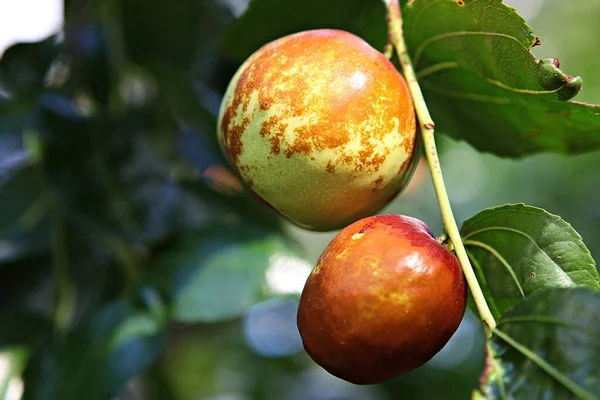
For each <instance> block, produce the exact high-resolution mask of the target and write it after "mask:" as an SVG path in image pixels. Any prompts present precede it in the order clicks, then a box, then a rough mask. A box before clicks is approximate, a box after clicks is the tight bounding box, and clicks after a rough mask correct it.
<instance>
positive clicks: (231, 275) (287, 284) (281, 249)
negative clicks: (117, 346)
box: [151, 224, 311, 322]
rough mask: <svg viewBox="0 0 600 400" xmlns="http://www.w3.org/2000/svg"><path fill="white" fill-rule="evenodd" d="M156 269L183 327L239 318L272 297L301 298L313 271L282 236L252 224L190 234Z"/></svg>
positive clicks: (209, 228)
mask: <svg viewBox="0 0 600 400" xmlns="http://www.w3.org/2000/svg"><path fill="white" fill-rule="evenodd" d="M152 268H153V276H152V277H151V282H152V283H153V284H154V285H155V286H158V287H160V288H161V289H162V290H163V292H166V293H167V295H168V296H169V297H170V299H171V302H172V310H171V312H172V318H173V319H175V320H176V321H182V322H214V321H219V320H225V319H230V318H235V317H238V316H240V315H241V314H243V313H244V312H245V311H246V310H247V309H248V308H249V307H250V306H252V305H254V304H256V303H258V302H260V301H262V300H264V299H267V298H268V297H270V296H274V295H278V294H279V295H282V294H297V293H299V291H300V290H301V288H302V285H303V283H304V281H303V280H302V279H306V277H308V273H309V272H310V269H311V267H310V265H309V264H308V263H307V262H306V261H304V260H303V259H301V258H300V257H299V256H298V255H297V254H296V253H295V249H294V247H293V246H292V245H291V244H290V243H289V241H288V240H287V239H286V238H285V237H284V236H282V235H281V234H280V233H277V232H273V231H269V230H266V229H263V228H258V227H253V226H251V225H248V224H245V225H242V224H228V225H223V226H219V225H213V226H207V227H206V228H205V229H202V230H199V231H194V232H188V233H186V234H184V235H183V236H182V237H181V238H180V240H179V241H178V242H177V243H176V244H175V245H174V246H173V247H171V248H170V249H168V251H167V252H166V253H165V254H164V256H162V257H161V258H159V259H158V260H157V261H156V263H155V264H154V265H153V267H152ZM268 276H270V279H271V281H268ZM277 279H279V281H277ZM282 279H283V280H284V281H281V280H282ZM286 279H287V280H286ZM274 280H275V281H274ZM290 280H292V281H290ZM281 285H283V286H281Z"/></svg>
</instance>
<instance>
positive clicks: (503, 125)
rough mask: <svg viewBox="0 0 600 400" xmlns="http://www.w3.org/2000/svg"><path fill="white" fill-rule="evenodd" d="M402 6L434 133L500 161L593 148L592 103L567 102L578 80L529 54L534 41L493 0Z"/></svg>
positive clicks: (599, 128) (598, 126)
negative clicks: (533, 154)
mask: <svg viewBox="0 0 600 400" xmlns="http://www.w3.org/2000/svg"><path fill="white" fill-rule="evenodd" d="M409 3H412V4H411V5H406V6H405V7H404V9H403V12H404V20H405V34H406V39H407V41H408V46H409V48H410V53H411V56H412V60H413V63H414V65H415V69H416V71H417V75H418V78H419V81H420V83H421V85H422V87H423V90H424V94H425V99H426V101H427V103H428V105H429V106H430V108H431V112H432V115H433V118H434V120H435V121H436V124H437V126H438V128H439V130H440V131H441V132H445V133H447V134H450V135H451V136H453V137H456V138H460V139H465V140H467V141H468V142H469V143H471V144H472V145H473V146H475V147H476V148H478V149H479V150H485V151H491V152H494V153H496V154H499V155H503V156H523V155H527V154H531V153H534V152H539V151H555V152H563V153H577V152H584V151H591V150H595V149H598V148H600V106H591V105H585V104H579V103H569V102H565V101H564V100H566V99H570V98H571V97H573V96H574V95H575V94H577V92H578V91H579V90H580V89H581V79H580V78H573V77H569V76H567V75H565V74H564V73H562V72H561V71H560V70H559V69H558V68H557V65H555V64H557V63H555V62H553V61H552V60H545V61H538V60H536V59H535V58H534V56H533V55H532V54H531V52H530V51H529V50H530V49H531V47H532V46H533V45H534V44H535V43H536V37H535V35H534V34H533V32H532V30H531V28H530V27H529V26H527V24H526V22H525V20H523V18H521V16H519V15H518V14H517V13H516V11H515V10H514V9H513V8H511V7H508V6H506V5H504V4H502V1H501V0H466V1H464V2H463V1H460V2H459V1H455V0H418V1H414V2H409Z"/></svg>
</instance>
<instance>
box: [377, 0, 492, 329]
mask: <svg viewBox="0 0 600 400" xmlns="http://www.w3.org/2000/svg"><path fill="white" fill-rule="evenodd" d="M386 3H387V4H388V29H389V37H390V39H391V42H392V44H393V45H394V47H395V48H396V52H397V54H398V60H399V61H400V65H401V66H402V71H403V73H404V77H405V78H406V82H407V83H408V88H409V90H410V94H411V97H412V99H413V103H414V105H415V110H416V113H417V117H418V119H419V125H420V129H421V135H422V137H423V144H424V146H425V154H426V157H427V163H428V164H429V171H430V173H431V180H432V181H433V186H434V188H435V193H436V196H437V199H438V203H439V206H440V212H441V214H442V220H443V221H444V228H445V230H446V232H447V233H448V236H449V237H450V241H451V242H452V245H453V246H454V250H455V251H456V256H457V257H458V260H459V261H460V265H461V267H462V270H463V273H464V274H465V278H466V280H467V284H468V285H469V289H470V290H471V295H472V296H473V299H474V300H475V305H476V306H477V311H479V315H480V317H481V319H482V321H483V322H484V324H485V325H487V327H489V330H490V331H491V330H493V329H494V328H495V327H496V321H495V320H494V316H493V315H492V312H491V311H490V308H489V307H488V305H487V302H486V301H485V296H484V295H483V292H482V291H481V287H480V286H479V282H478V281H477V277H476V276H475V272H474V271H473V267H472V266H471V262H470V261H469V256H468V255H467V252H466V250H465V246H464V245H463V242H462V240H461V238H460V232H459V230H458V227H457V225H456V220H455V219H454V215H453V213H452V207H451V206H450V200H449V198H448V193H447V191H446V185H445V183H444V177H443V175H442V169H441V167H440V160H439V158H438V153H437V148H436V145H435V138H434V123H433V120H432V119H431V115H430V114H429V110H428V109H427V105H426V103H425V99H424V98H423V93H422V92H421V88H420V86H419V82H418V81H417V77H416V75H415V71H414V69H413V65H412V62H411V60H410V56H409V55H408V50H407V48H406V42H405V41H404V35H403V31H402V14H401V10H400V4H399V3H398V0H387V1H386ZM488 333H489V332H488Z"/></svg>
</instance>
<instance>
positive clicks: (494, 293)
mask: <svg viewBox="0 0 600 400" xmlns="http://www.w3.org/2000/svg"><path fill="white" fill-rule="evenodd" d="M461 235H462V238H463V242H464V244H465V246H466V248H467V252H468V253H469V256H470V258H471V260H472V262H473V264H474V267H475V269H476V271H477V273H478V275H479V280H480V284H481V285H482V288H483V290H484V293H485V294H486V298H487V300H488V303H489V304H490V307H491V309H492V312H493V313H494V315H495V316H496V317H500V316H502V315H503V314H504V313H505V312H506V311H507V310H508V309H509V308H511V307H512V306H514V305H515V304H518V303H519V302H521V301H523V300H524V299H526V298H527V297H529V296H530V295H531V294H533V293H534V292H536V291H538V290H542V289H549V288H555V287H562V288H568V287H575V286H586V287H588V288H590V289H594V290H598V289H600V283H599V281H600V279H599V278H598V271H597V270H596V267H595V262H594V259H593V258H592V256H591V255H590V252H589V251H588V249H587V248H586V246H585V244H584V243H583V241H582V240H581V237H580V236H579V234H578V233H577V232H576V231H575V230H574V229H573V228H572V227H571V225H569V224H568V223H567V222H565V221H564V220H563V219H561V218H560V217H559V216H556V215H552V214H550V213H548V212H547V211H545V210H542V209H540V208H537V207H532V206H527V205H524V204H511V205H504V206H500V207H496V208H490V209H487V210H484V211H482V212H480V213H478V214H477V215H475V216H474V217H472V218H470V219H468V220H467V221H465V223H464V224H463V226H462V228H461Z"/></svg>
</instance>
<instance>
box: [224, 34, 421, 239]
mask: <svg viewBox="0 0 600 400" xmlns="http://www.w3.org/2000/svg"><path fill="white" fill-rule="evenodd" d="M218 135H219V143H220V145H221V148H222V150H223V151H224V153H225V154H226V155H227V157H228V158H229V160H230V162H231V163H232V165H233V166H234V167H235V168H236V169H237V170H238V172H239V173H240V175H241V176H242V178H243V179H244V180H245V182H246V183H247V184H248V186H249V187H250V188H251V189H252V190H253V191H254V192H255V193H256V194H257V195H258V196H259V197H261V198H262V199H263V200H264V201H265V202H267V203H268V204H269V205H270V206H272V207H273V208H274V209H275V210H276V211H277V212H279V213H280V214H281V215H283V216H284V217H286V218H287V219H288V220H290V221H291V222H293V223H295V224H296V225H299V226H301V227H303V228H306V229H311V230H317V231H326V230H333V229H339V228H342V227H344V226H346V225H348V224H350V223H352V222H354V221H356V220H358V219H360V218H363V217H366V216H368V215H372V214H374V213H376V212H377V211H379V210H380V209H381V208H383V207H384V206H385V205H387V204H388V203H389V202H390V201H391V200H392V199H393V198H395V196H396V195H397V194H398V193H400V192H401V191H402V189H403V188H404V187H405V186H406V185H407V183H408V181H409V179H410V176H411V174H412V172H413V170H414V165H415V164H416V162H415V161H416V158H417V154H418V144H417V140H416V119H415V112H414V108H413V104H412V100H411V98H410V94H409V91H408V88H407V85H406V82H405V80H404V78H403V77H402V76H401V75H400V73H399V72H398V71H397V70H396V68H395V67H394V66H393V65H392V63H391V62H390V61H389V60H388V59H387V58H385V56H384V55H383V54H381V53H380V52H378V51H377V50H375V49H374V48H372V47H371V46H370V45H369V44H368V43H366V42H365V41H364V40H363V39H361V38H359V37H358V36H355V35H353V34H351V33H348V32H344V31H339V30H332V29H320V30H312V31H305V32H300V33H296V34H292V35H289V36H285V37H282V38H280V39H277V40H275V41H273V42H271V43H269V44H267V45H265V46H264V47H262V48H261V49H259V50H258V51H256V52H255V53H254V54H253V55H252V56H250V57H249V59H248V60H246V62H245V63H244V64H243V65H242V66H241V67H240V69H239V70H238V71H237V73H236V74H235V75H234V77H233V79H232V80H231V82H230V84H229V87H228V89H227V91H226V93H225V97H224V98H223V102H222V104H221V109H220V113H219V124H218Z"/></svg>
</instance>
